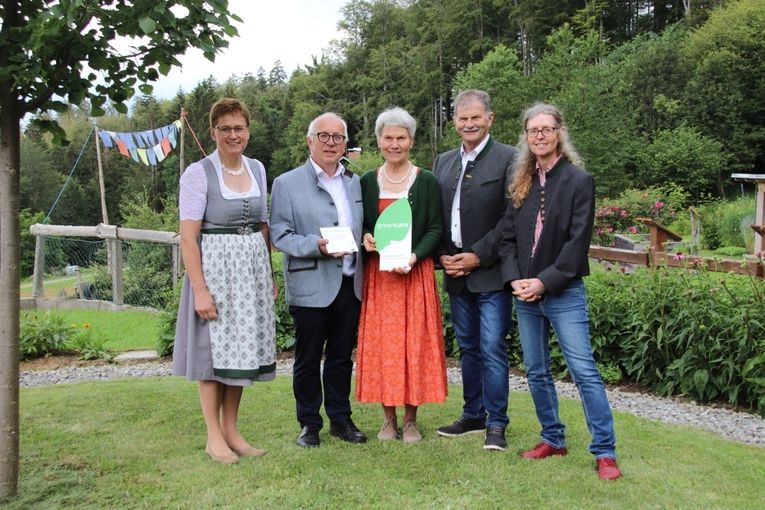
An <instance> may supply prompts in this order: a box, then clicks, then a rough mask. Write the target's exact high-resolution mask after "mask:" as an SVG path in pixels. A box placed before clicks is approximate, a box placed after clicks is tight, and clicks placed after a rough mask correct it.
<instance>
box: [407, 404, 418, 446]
mask: <svg viewBox="0 0 765 510" xmlns="http://www.w3.org/2000/svg"><path fill="white" fill-rule="evenodd" d="M403 439H404V442H405V443H419V442H420V441H422V434H420V431H419V430H417V406H412V405H409V404H407V405H406V406H404V433H403Z"/></svg>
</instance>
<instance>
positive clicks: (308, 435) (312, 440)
mask: <svg viewBox="0 0 765 510" xmlns="http://www.w3.org/2000/svg"><path fill="white" fill-rule="evenodd" d="M319 443H320V439H319V429H318V428H316V427H309V426H308V425H306V426H305V427H303V429H302V430H301V431H300V435H299V436H298V438H297V444H298V446H302V447H303V448H316V447H317V446H319Z"/></svg>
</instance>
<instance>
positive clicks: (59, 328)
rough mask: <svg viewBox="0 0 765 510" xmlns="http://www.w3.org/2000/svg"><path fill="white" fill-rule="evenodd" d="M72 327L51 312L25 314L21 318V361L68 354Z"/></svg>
mask: <svg viewBox="0 0 765 510" xmlns="http://www.w3.org/2000/svg"><path fill="white" fill-rule="evenodd" d="M71 334H72V326H71V325H70V324H66V321H65V319H64V317H62V316H61V315H58V314H56V313H50V312H33V313H24V314H22V316H21V324H20V331H19V349H20V354H21V359H23V360H27V359H32V358H40V357H42V356H46V355H52V354H62V353H64V352H67V350H68V349H67V345H66V343H67V340H69V337H70V335H71Z"/></svg>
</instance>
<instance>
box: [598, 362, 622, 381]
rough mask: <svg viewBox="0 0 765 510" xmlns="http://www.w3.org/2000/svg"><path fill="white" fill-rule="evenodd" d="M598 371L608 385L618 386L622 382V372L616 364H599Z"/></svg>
mask: <svg viewBox="0 0 765 510" xmlns="http://www.w3.org/2000/svg"><path fill="white" fill-rule="evenodd" d="M597 365H598V371H599V372H600V376H601V377H602V378H603V382H604V383H606V384H618V383H620V382H621V380H622V377H623V375H622V371H621V369H620V368H619V366H618V365H616V364H615V363H598V364H597Z"/></svg>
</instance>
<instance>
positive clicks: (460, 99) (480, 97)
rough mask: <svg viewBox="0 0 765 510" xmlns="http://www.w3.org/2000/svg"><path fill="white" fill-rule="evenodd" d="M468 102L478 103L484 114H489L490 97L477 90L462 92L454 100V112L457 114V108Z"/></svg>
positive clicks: (486, 93)
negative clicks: (481, 106)
mask: <svg viewBox="0 0 765 510" xmlns="http://www.w3.org/2000/svg"><path fill="white" fill-rule="evenodd" d="M470 101H479V102H480V103H481V104H482V105H483V109H484V111H485V112H486V113H491V96H490V95H489V93H488V92H485V91H483V90H478V89H469V90H463V91H462V92H460V93H459V94H457V97H455V98H454V112H455V113H457V107H459V106H461V105H463V104H465V103H468V102H470Z"/></svg>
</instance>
